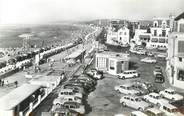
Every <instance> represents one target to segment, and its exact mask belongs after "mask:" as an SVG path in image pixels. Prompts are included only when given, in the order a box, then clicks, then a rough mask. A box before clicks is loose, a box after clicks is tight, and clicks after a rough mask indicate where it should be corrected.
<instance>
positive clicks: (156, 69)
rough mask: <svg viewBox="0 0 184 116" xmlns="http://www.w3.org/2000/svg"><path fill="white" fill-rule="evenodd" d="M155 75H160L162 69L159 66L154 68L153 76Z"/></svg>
mask: <svg viewBox="0 0 184 116" xmlns="http://www.w3.org/2000/svg"><path fill="white" fill-rule="evenodd" d="M156 74H162V68H161V67H160V66H155V69H154V71H153V75H156Z"/></svg>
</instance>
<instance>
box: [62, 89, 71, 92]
mask: <svg viewBox="0 0 184 116" xmlns="http://www.w3.org/2000/svg"><path fill="white" fill-rule="evenodd" d="M68 91H69V92H73V90H72V89H60V92H68Z"/></svg>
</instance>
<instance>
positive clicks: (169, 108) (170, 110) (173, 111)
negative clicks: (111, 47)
mask: <svg viewBox="0 0 184 116" xmlns="http://www.w3.org/2000/svg"><path fill="white" fill-rule="evenodd" d="M160 110H161V111H163V112H164V113H165V114H166V115H167V116H183V114H182V113H180V112H179V110H178V108H177V107H175V106H174V105H172V104H163V105H162V106H161V107H160Z"/></svg>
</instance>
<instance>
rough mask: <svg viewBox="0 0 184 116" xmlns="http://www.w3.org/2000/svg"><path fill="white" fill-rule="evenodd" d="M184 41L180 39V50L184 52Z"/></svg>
mask: <svg viewBox="0 0 184 116" xmlns="http://www.w3.org/2000/svg"><path fill="white" fill-rule="evenodd" d="M183 46H184V41H178V52H179V53H184V47H183Z"/></svg>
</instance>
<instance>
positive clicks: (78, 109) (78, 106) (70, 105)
mask: <svg viewBox="0 0 184 116" xmlns="http://www.w3.org/2000/svg"><path fill="white" fill-rule="evenodd" d="M63 106H65V107H66V108H68V109H71V110H74V111H76V112H78V113H80V114H81V115H83V114H85V107H84V105H81V104H79V103H76V102H65V103H64V104H63Z"/></svg>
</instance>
